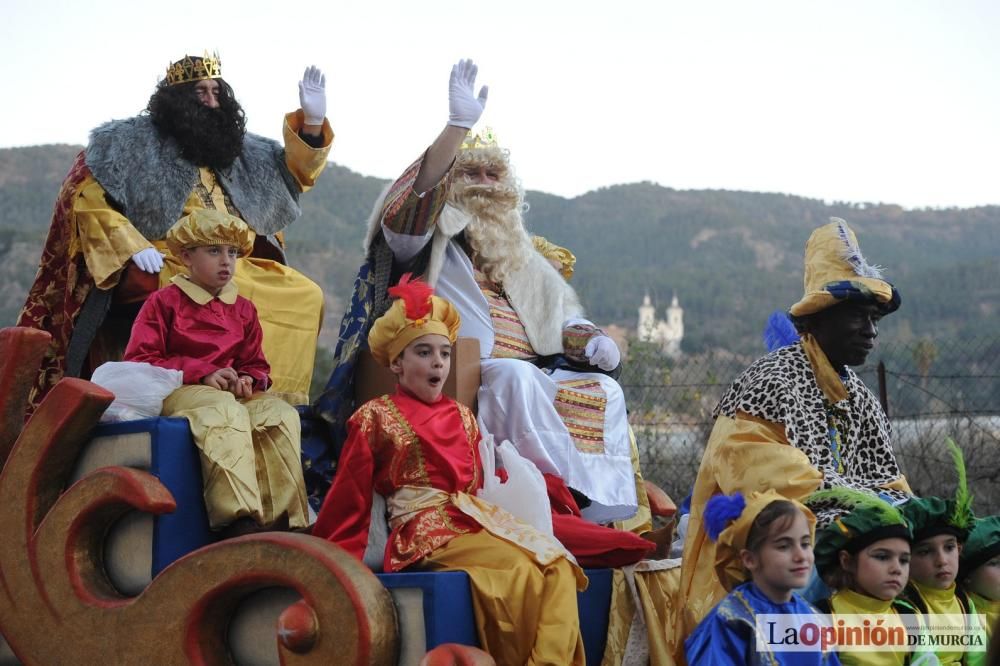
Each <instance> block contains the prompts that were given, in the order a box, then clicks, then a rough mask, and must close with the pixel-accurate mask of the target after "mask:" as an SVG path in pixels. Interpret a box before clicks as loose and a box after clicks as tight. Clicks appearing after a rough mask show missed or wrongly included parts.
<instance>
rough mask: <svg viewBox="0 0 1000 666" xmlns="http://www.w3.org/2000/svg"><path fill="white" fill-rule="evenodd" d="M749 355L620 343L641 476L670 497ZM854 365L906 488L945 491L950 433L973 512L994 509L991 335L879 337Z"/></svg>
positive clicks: (996, 400) (999, 405) (996, 351)
mask: <svg viewBox="0 0 1000 666" xmlns="http://www.w3.org/2000/svg"><path fill="white" fill-rule="evenodd" d="M752 361H753V358H748V357H739V356H735V355H732V354H724V353H719V352H714V353H710V354H703V355H697V356H684V357H681V358H679V359H676V360H672V359H668V358H666V357H664V356H662V355H661V354H660V353H659V351H658V350H656V349H655V348H654V347H652V346H649V345H644V344H641V343H634V342H633V343H632V344H631V345H630V347H629V361H628V363H627V364H626V366H625V370H624V372H623V373H622V377H621V379H620V381H621V384H622V387H623V388H624V390H625V394H626V398H627V401H628V405H629V410H630V411H629V418H630V421H631V422H632V427H633V429H634V431H635V434H636V439H637V441H638V443H639V453H640V459H641V462H642V469H643V474H644V475H645V476H646V478H648V479H649V480H651V481H653V482H655V483H657V484H658V485H660V486H661V487H662V488H663V489H664V490H666V491H667V493H669V494H670V496H671V497H673V498H674V499H675V500H677V501H678V502H679V501H680V500H681V498H683V497H685V496H686V495H687V494H688V493H689V492H690V490H691V486H692V484H693V483H694V478H695V476H696V475H697V472H698V466H699V464H700V462H701V456H702V453H703V451H704V449H705V444H706V442H707V441H708V435H709V433H710V432H711V428H712V410H713V409H714V408H715V406H716V404H718V401H719V399H720V398H721V397H722V394H723V392H724V391H725V390H726V388H728V386H729V384H730V382H731V381H732V380H733V379H735V378H736V377H737V376H738V375H739V373H740V372H742V371H743V370H744V369H745V368H746V367H747V365H749V363H751V362H752ZM880 365H881V371H880V367H879V366H880ZM855 371H856V372H858V374H859V375H860V376H861V377H862V379H863V380H864V381H865V383H866V384H867V385H868V387H869V388H870V389H871V390H872V391H873V392H875V394H876V395H881V396H883V397H884V400H885V402H886V404H887V412H888V414H889V418H890V421H891V422H892V427H893V448H894V449H895V451H896V456H897V460H898V461H899V463H900V465H901V467H902V468H903V472H904V473H905V474H906V477H907V479H908V480H909V482H910V485H911V486H912V487H913V490H914V492H916V493H917V494H920V495H943V496H950V495H951V494H952V493H953V492H954V489H955V473H954V471H953V469H954V466H953V464H952V462H951V458H950V456H949V454H948V450H947V448H946V446H945V439H946V438H947V437H951V438H953V439H954V440H955V441H956V442H957V443H958V444H959V446H960V447H961V448H962V450H963V451H964V453H965V461H966V469H967V473H968V479H969V486H970V488H971V490H972V493H973V495H974V497H975V508H976V513H977V514H980V515H987V514H994V513H1000V337H994V338H989V339H986V338H982V339H976V340H930V339H921V340H913V341H908V342H888V343H885V344H882V345H880V346H879V348H878V349H877V350H876V352H875V353H874V354H873V355H872V357H871V358H870V359H869V364H868V365H866V366H863V367H861V368H855Z"/></svg>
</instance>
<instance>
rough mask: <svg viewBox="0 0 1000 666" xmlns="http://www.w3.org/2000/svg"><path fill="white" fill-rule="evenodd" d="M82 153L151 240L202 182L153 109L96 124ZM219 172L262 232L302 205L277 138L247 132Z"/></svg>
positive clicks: (284, 220) (236, 202)
mask: <svg viewBox="0 0 1000 666" xmlns="http://www.w3.org/2000/svg"><path fill="white" fill-rule="evenodd" d="M84 159H85V160H86V163H87V167H88V168H89V169H90V172H91V173H92V174H93V176H94V178H96V179H97V182H98V183H100V185H101V187H103V188H104V190H105V192H107V193H108V195H109V196H110V197H111V198H112V199H114V200H115V202H116V203H118V204H119V205H120V206H121V207H122V211H123V213H124V215H125V216H127V217H128V219H129V222H131V223H132V225H133V226H134V227H135V228H136V229H138V230H139V233H141V234H142V235H143V236H145V237H146V238H148V239H150V240H157V239H160V238H163V237H164V236H165V235H166V233H167V230H168V229H169V228H170V227H171V226H173V224H174V223H175V222H176V221H177V220H178V219H179V218H180V216H181V213H182V212H183V210H184V202H185V201H187V198H188V196H189V195H190V194H191V190H192V189H194V186H195V185H196V184H197V182H198V167H197V166H196V165H194V164H192V163H191V162H189V161H188V160H186V159H184V158H183V157H181V149H180V146H178V145H177V142H176V141H174V140H173V139H171V138H165V137H162V136H161V135H160V134H159V133H158V132H157V130H156V127H155V126H154V125H153V121H152V119H151V118H150V117H149V116H135V117H134V118H126V119H125V120H112V121H111V122H108V123H105V124H104V125H101V126H100V127H98V128H96V129H94V130H93V132H91V134H90V143H89V144H88V145H87V148H86V149H85V150H84ZM215 175H216V178H217V179H218V181H219V183H220V184H221V185H222V187H223V188H224V189H225V190H226V193H228V194H229V197H230V198H231V199H232V201H233V204H234V205H235V206H236V208H237V210H239V212H240V216H241V217H242V218H243V220H244V221H246V223H247V224H249V225H250V226H251V227H252V228H253V229H254V231H256V232H257V233H258V234H264V235H270V234H274V233H275V232H278V231H281V230H282V229H284V228H285V227H287V226H288V225H289V224H291V223H292V222H293V221H295V219H296V218H298V216H299V215H300V214H301V212H302V211H301V209H300V208H299V203H298V200H299V188H298V184H297V183H296V182H295V178H294V177H293V176H292V174H291V172H290V171H289V170H288V167H287V166H286V165H285V149H284V147H282V145H281V144H279V143H278V142H277V141H273V140H271V139H266V138H264V137H262V136H258V135H256V134H249V133H248V134H247V135H246V136H245V137H244V138H243V150H242V152H241V153H240V156H239V157H238V158H237V159H236V161H235V162H233V164H232V166H230V167H229V168H228V169H225V170H218V171H215Z"/></svg>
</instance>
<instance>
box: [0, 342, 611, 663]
mask: <svg viewBox="0 0 1000 666" xmlns="http://www.w3.org/2000/svg"><path fill="white" fill-rule="evenodd" d="M48 340H49V337H48V334H47V333H44V332H41V331H38V330H34V329H27V328H8V329H2V330H0V386H2V389H0V463H2V464H3V470H2V474H0V634H2V637H3V639H4V641H3V642H0V664H18V663H23V664H43V665H50V664H96V663H108V664H254V665H256V664H285V665H292V664H396V663H398V664H417V663H421V660H422V659H425V655H426V658H427V661H426V662H425V663H440V664H450V663H470V664H472V663H492V660H491V659H490V658H489V657H487V656H486V655H485V653H482V652H480V651H476V650H472V649H469V648H466V647H463V646H474V645H475V644H476V638H475V627H474V623H473V612H472V601H471V596H470V593H469V586H468V579H467V577H466V575H465V574H464V573H461V572H446V573H396V574H375V573H373V572H372V571H370V570H369V569H368V568H367V567H365V566H364V565H363V564H362V563H360V562H358V561H357V560H356V559H355V558H353V557H351V556H350V555H348V554H347V553H346V552H344V551H343V550H341V549H340V548H339V547H337V546H335V545H333V544H332V543H329V542H327V541H325V540H322V539H318V538H315V537H312V536H309V535H307V534H296V533H287V532H265V533H260V534H255V535H248V536H242V537H237V538H233V539H228V540H223V541H217V540H216V536H215V534H214V533H212V532H211V531H210V530H208V526H207V525H208V524H207V518H206V516H205V509H204V504H203V501H202V497H201V477H200V469H199V463H198V459H197V453H196V449H195V447H194V445H193V442H192V440H191V437H190V433H189V431H188V429H187V423H186V421H184V420H182V419H168V418H154V419H144V420H139V421H131V422H122V423H113V424H100V423H99V419H100V416H101V414H102V413H103V412H104V410H105V409H106V408H107V407H108V405H109V404H110V403H111V402H112V400H113V399H114V396H113V395H112V394H111V393H110V392H108V391H106V390H104V389H103V388H101V387H99V386H97V385H96V384H93V383H91V382H88V381H85V380H82V379H75V378H66V379H63V380H62V381H60V382H59V384H58V385H57V386H56V387H55V388H54V389H53V390H52V391H51V392H50V393H49V394H48V395H47V396H46V397H45V398H44V400H43V402H42V403H41V405H40V406H39V408H38V409H37V410H36V411H35V412H34V413H33V414H32V416H31V417H30V419H29V420H28V421H27V422H25V421H24V416H23V415H24V413H25V406H26V404H27V400H28V396H29V391H30V389H31V386H32V384H33V382H34V379H35V376H36V373H37V369H38V367H39V364H40V362H41V360H42V356H43V354H44V352H45V348H46V345H47V343H48ZM612 573H613V572H612V571H611V570H590V571H588V572H587V574H588V577H589V579H590V586H589V588H588V589H587V591H586V592H583V593H581V594H580V596H579V612H580V618H581V629H582V631H583V635H584V643H585V647H586V652H587V658H588V662H589V663H600V662H601V659H602V656H603V653H604V648H605V642H606V640H607V632H608V611H609V607H610V604H611V597H612V581H613V577H612ZM626 633H627V632H626ZM428 653H429V654H428ZM477 653H478V654H477Z"/></svg>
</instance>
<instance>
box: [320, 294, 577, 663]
mask: <svg viewBox="0 0 1000 666" xmlns="http://www.w3.org/2000/svg"><path fill="white" fill-rule="evenodd" d="M390 294H392V295H393V296H397V297H399V298H398V300H396V301H395V302H394V303H393V304H392V306H391V307H390V308H389V310H388V312H386V314H385V315H383V316H382V317H381V318H379V319H378V320H377V321H376V322H375V324H374V326H373V327H372V329H371V331H370V333H369V335H368V344H369V347H370V349H371V352H372V355H373V356H374V357H375V359H376V360H377V361H378V362H380V363H381V364H383V365H385V366H388V367H389V368H390V369H391V370H392V372H393V373H394V374H395V375H396V377H397V380H398V382H399V383H398V386H397V388H396V392H395V393H393V394H392V395H385V396H382V397H381V398H376V399H375V400H371V401H369V402H367V403H365V404H364V405H363V406H362V407H361V408H359V409H358V411H356V412H355V413H354V415H353V416H352V417H351V419H350V421H349V422H348V433H349V434H348V439H347V442H346V443H345V445H344V449H343V453H342V454H341V459H340V468H341V470H344V471H342V472H341V473H340V474H338V475H337V476H336V478H335V480H334V483H333V487H332V488H331V490H330V492H329V494H328V495H327V497H326V500H325V502H324V504H323V508H322V510H321V511H320V514H319V518H318V519H317V521H316V524H315V526H314V527H313V534H314V535H316V536H319V537H322V538H325V539H329V540H330V541H333V542H335V543H337V544H338V545H340V546H342V547H343V548H345V549H346V550H347V551H348V552H350V553H351V554H353V555H354V556H355V557H357V558H358V559H361V557H362V555H363V554H364V551H365V547H366V545H367V542H368V529H369V522H370V518H371V506H372V494H373V493H374V492H377V493H380V494H382V495H384V496H385V497H386V505H387V509H388V514H389V526H390V529H391V532H390V534H389V541H388V545H387V547H386V551H385V570H386V571H400V570H403V569H407V568H413V569H421V570H425V571H444V570H461V571H465V572H467V573H468V574H469V578H470V579H471V583H472V597H473V607H474V609H475V614H476V626H477V633H478V635H479V641H480V644H481V646H482V647H483V649H485V650H486V651H487V652H488V653H489V654H490V655H492V656H493V658H494V659H496V661H497V663H498V664H542V663H544V664H582V663H584V652H583V642H582V639H581V637H580V626H579V619H578V615H577V606H576V591H577V589H583V588H585V587H586V584H587V579H586V577H585V576H584V575H583V572H582V571H581V570H580V568H579V567H578V566H576V564H575V563H574V562H573V560H572V556H571V555H569V553H568V552H567V551H566V550H565V548H563V547H562V546H561V545H560V544H559V542H558V541H556V540H555V539H553V538H552V537H549V536H547V535H545V534H542V533H540V532H538V531H537V530H535V529H534V528H533V527H531V526H529V525H527V524H526V523H523V522H521V521H519V520H517V519H516V518H514V517H513V516H512V515H511V514H509V513H508V512H507V511H504V510H503V509H501V508H499V507H497V506H495V505H493V504H490V503H489V502H486V501H484V500H482V499H480V498H479V497H477V496H476V491H477V490H478V489H479V488H481V487H482V485H483V479H482V474H483V470H482V463H481V460H480V457H479V455H480V453H479V443H480V434H479V428H478V427H477V425H476V418H475V416H473V414H472V412H471V411H470V410H469V409H468V408H467V407H465V406H464V405H461V404H459V403H457V402H455V401H454V400H452V399H451V398H448V397H446V396H444V395H442V389H443V387H444V381H445V379H446V378H447V376H448V372H449V370H450V368H451V357H450V354H451V346H452V344H454V342H455V339H456V337H457V335H458V329H459V325H460V323H461V322H460V318H459V315H458V312H457V310H456V309H455V308H454V306H452V304H451V303H449V302H448V301H446V300H444V299H442V298H438V297H437V296H434V295H433V290H432V289H431V288H430V287H429V286H427V285H426V284H424V283H423V282H419V281H408V276H404V277H403V279H402V280H400V284H399V285H398V286H397V287H394V288H393V289H391V290H390Z"/></svg>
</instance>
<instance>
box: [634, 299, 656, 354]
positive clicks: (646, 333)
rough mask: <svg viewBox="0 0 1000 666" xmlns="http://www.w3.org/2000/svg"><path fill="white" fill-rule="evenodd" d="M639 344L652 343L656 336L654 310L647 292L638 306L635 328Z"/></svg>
mask: <svg viewBox="0 0 1000 666" xmlns="http://www.w3.org/2000/svg"><path fill="white" fill-rule="evenodd" d="M636 332H637V337H638V338H639V341H640V342H652V341H653V339H654V337H655V335H656V308H654V307H653V305H652V303H651V302H650V300H649V292H648V291H647V292H646V295H645V296H643V298H642V305H640V306H639V325H638V326H637V327H636Z"/></svg>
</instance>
